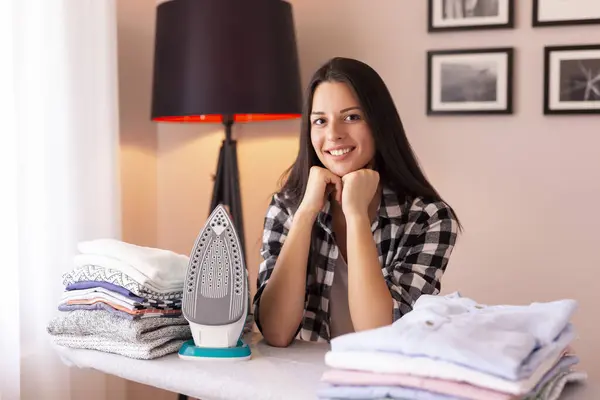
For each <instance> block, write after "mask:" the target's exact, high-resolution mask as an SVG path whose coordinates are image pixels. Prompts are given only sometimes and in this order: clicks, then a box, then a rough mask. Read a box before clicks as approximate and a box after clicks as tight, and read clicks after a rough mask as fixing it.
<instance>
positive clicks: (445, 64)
mask: <svg viewBox="0 0 600 400" xmlns="http://www.w3.org/2000/svg"><path fill="white" fill-rule="evenodd" d="M513 52H514V50H513V48H509V47H502V48H487V49H463V50H432V51H429V52H428V53H427V114H428V115H448V114H512V113H513V107H512V103H513V102H512V95H513V88H512V86H513Z"/></svg>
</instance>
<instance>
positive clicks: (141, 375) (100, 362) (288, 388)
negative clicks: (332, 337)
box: [56, 334, 329, 400]
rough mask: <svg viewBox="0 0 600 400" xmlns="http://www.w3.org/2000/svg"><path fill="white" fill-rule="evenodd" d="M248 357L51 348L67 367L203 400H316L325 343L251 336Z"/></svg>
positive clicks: (322, 368) (322, 367) (322, 369)
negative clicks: (273, 342) (143, 355)
mask: <svg viewBox="0 0 600 400" xmlns="http://www.w3.org/2000/svg"><path fill="white" fill-rule="evenodd" d="M250 343H251V348H252V359H251V360H249V361H238V362H230V361H210V360H201V361H187V360H182V359H180V358H179V357H178V356H177V354H170V355H168V356H165V357H162V358H158V359H155V360H147V361H146V360H135V359H132V358H127V357H124V356H120V355H116V354H110V353H103V352H100V351H95V350H80V349H70V348H64V347H58V346H56V350H57V351H58V354H59V355H60V356H61V358H62V360H63V362H65V363H66V364H67V365H70V366H74V367H79V368H93V369H96V370H98V371H101V372H104V373H107V374H110V375H115V376H119V377H121V378H124V379H127V380H131V381H135V382H139V383H142V384H146V385H149V386H154V387H157V388H161V389H164V390H168V391H171V392H174V393H181V394H185V395H188V396H190V397H194V398H198V399H202V400H242V399H252V400H257V399H265V400H271V399H273V400H275V399H277V400H279V399H289V400H294V399H298V400H300V399H301V400H307V399H316V391H317V388H318V385H319V382H320V379H321V375H322V374H323V372H324V371H325V369H326V366H325V362H324V360H325V353H326V352H327V350H329V346H328V345H326V344H317V343H310V342H300V341H296V342H294V343H293V344H292V345H291V346H290V347H288V348H276V347H270V346H268V345H266V344H265V343H264V342H263V341H262V340H260V336H258V335H256V334H253V335H252V339H251V342H250Z"/></svg>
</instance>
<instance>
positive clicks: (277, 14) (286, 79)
mask: <svg viewBox="0 0 600 400" xmlns="http://www.w3.org/2000/svg"><path fill="white" fill-rule="evenodd" d="M155 35H156V36H155V52H154V76H153V88H152V120H154V121H157V122H181V123H222V124H223V125H224V129H225V140H224V141H223V143H222V146H221V149H220V152H219V161H218V164H217V172H216V176H215V182H214V187H213V194H212V200H211V204H210V210H209V214H210V213H211V212H212V210H214V209H215V207H217V205H219V204H223V205H225V206H227V207H228V208H229V212H230V214H231V216H232V219H233V222H234V224H235V227H236V229H237V232H238V235H239V238H240V242H241V243H240V245H241V246H242V249H244V248H245V241H244V234H243V232H244V228H243V218H242V205H241V200H240V189H239V173H238V162H237V150H236V141H235V140H233V139H232V134H231V132H232V126H233V124H234V122H252V121H268V120H279V119H291V118H298V117H299V116H300V113H301V108H302V105H301V103H302V94H301V89H300V73H299V66H298V55H297V46H296V38H295V30H294V20H293V15H292V7H291V5H290V4H289V3H287V2H286V1H283V0H170V1H166V2H164V3H161V4H160V5H159V6H158V7H157V18H156V33H155Z"/></svg>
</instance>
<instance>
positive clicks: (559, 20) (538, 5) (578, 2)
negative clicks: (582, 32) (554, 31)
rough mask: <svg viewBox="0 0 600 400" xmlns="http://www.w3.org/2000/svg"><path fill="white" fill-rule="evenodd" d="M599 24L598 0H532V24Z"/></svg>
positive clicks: (538, 25)
mask: <svg viewBox="0 0 600 400" xmlns="http://www.w3.org/2000/svg"><path fill="white" fill-rule="evenodd" d="M588 24H600V1H598V0H533V26H535V27H541V26H542V27H543V26H560V25H588Z"/></svg>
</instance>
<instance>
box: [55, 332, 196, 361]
mask: <svg viewBox="0 0 600 400" xmlns="http://www.w3.org/2000/svg"><path fill="white" fill-rule="evenodd" d="M51 340H52V342H53V343H54V344H56V345H58V346H63V347H69V348H73V349H87V350H98V351H103V352H106V353H114V354H120V355H122V356H125V357H130V358H137V359H140V360H152V359H155V358H159V357H163V356H166V355H167V354H171V353H176V352H178V351H179V348H180V347H181V345H182V344H183V343H184V342H185V340H179V339H169V338H161V339H155V340H152V341H147V342H125V341H118V340H113V339H109V338H106V337H98V336H73V335H58V336H51Z"/></svg>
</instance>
